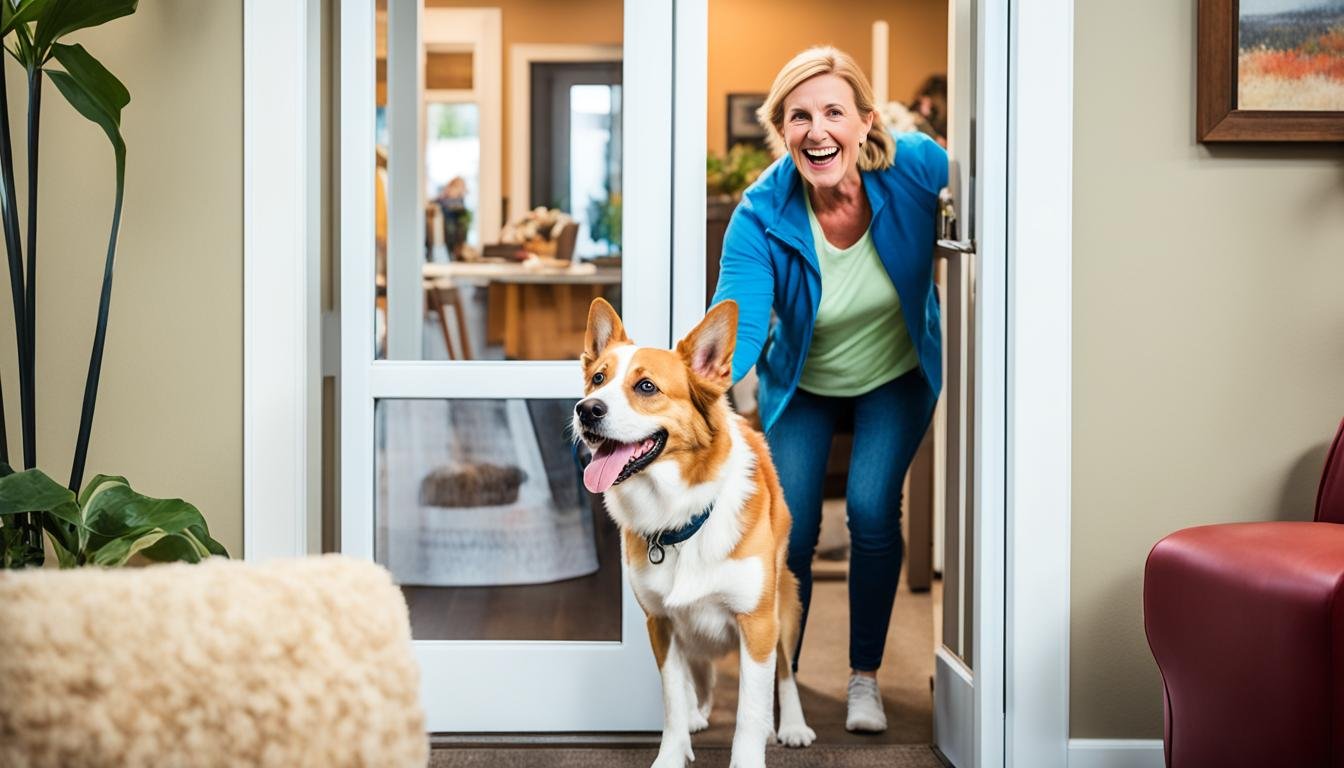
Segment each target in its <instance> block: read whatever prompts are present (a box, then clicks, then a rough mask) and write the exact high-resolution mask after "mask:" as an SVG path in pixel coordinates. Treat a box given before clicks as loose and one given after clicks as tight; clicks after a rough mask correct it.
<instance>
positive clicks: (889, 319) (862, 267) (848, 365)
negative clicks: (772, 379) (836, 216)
mask: <svg viewBox="0 0 1344 768" xmlns="http://www.w3.org/2000/svg"><path fill="white" fill-rule="evenodd" d="M803 196H804V198H807V197H808V196H807V194H806V193H804V195H803ZM807 218H808V220H809V221H810V222H811V223H812V239H813V240H814V241H815V243H816V249H817V260H818V262H819V263H820V264H821V304H820V306H819V307H818V308H817V322H816V326H815V329H814V330H813V332H812V346H811V347H809V348H808V351H807V360H806V361H805V362H804V363H803V375H802V378H801V379H800V380H799V382H798V386H800V387H802V388H803V389H805V390H807V391H808V392H812V393H814V394H818V395H826V396H829V397H853V396H855V395H861V394H863V393H865V392H869V391H871V390H873V389H875V388H877V387H879V386H881V385H883V384H886V383H887V382H889V381H891V380H892V379H895V378H896V377H897V376H900V375H901V374H903V373H906V372H908V371H912V370H914V369H915V368H916V367H917V366H918V365H919V355H918V353H917V352H916V351H915V345H914V342H912V341H911V340H910V331H909V329H907V328H906V327H905V318H904V317H903V316H902V315H901V297H900V296H899V295H898V294H897V293H896V286H894V285H892V284H891V277H890V276H888V275H887V270H886V269H885V268H884V267H883V266H882V260H881V259H880V258H878V255H877V247H876V246H874V245H873V234H872V228H871V227H870V228H869V229H868V231H867V232H864V233H863V237H861V238H859V241H858V242H857V243H854V244H853V245H851V246H850V247H848V248H836V247H835V246H834V245H831V244H830V242H829V241H827V240H826V235H825V233H823V232H822V230H821V223H820V222H818V221H817V216H816V214H815V213H813V212H812V201H811V200H810V199H809V200H808V201H807Z"/></svg>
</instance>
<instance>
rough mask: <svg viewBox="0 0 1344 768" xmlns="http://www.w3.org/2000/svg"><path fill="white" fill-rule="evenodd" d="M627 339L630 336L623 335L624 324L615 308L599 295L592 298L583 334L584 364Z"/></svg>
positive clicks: (628, 339)
mask: <svg viewBox="0 0 1344 768" xmlns="http://www.w3.org/2000/svg"><path fill="white" fill-rule="evenodd" d="M628 341H630V337H628V336H626V335H625V326H624V325H621V316H620V315H618V314H616V309H615V308H614V307H612V306H611V305H610V304H608V303H607V300H606V299H604V298H602V297H600V296H599V297H598V298H596V299H593V303H592V304H591V305H589V307H588V330H587V331H586V332H585V333H584V335H583V357H582V361H583V364H584V366H585V367H586V366H588V365H589V364H591V363H592V362H593V361H594V360H596V359H597V358H599V357H601V356H602V353H603V352H605V351H606V350H607V347H610V346H611V345H612V344H615V343H617V342H628Z"/></svg>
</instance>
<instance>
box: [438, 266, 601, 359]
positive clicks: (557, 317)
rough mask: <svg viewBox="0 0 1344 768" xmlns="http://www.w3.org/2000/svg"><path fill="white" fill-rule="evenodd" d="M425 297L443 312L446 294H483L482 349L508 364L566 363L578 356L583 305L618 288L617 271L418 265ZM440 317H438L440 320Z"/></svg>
mask: <svg viewBox="0 0 1344 768" xmlns="http://www.w3.org/2000/svg"><path fill="white" fill-rule="evenodd" d="M424 278H425V284H426V288H427V289H428V290H427V292H428V294H429V296H430V300H431V301H432V302H438V303H439V306H437V307H436V308H437V309H438V311H439V312H440V313H442V312H443V311H444V306H443V303H442V299H441V298H440V297H441V296H442V295H444V294H445V293H446V291H447V290H452V289H456V288H459V287H462V286H474V287H479V288H484V289H485V290H486V292H487V293H486V302H487V304H486V306H487V310H486V334H485V338H486V343H487V344H502V345H503V347H504V356H505V357H506V358H509V359H512V360H569V359H574V358H577V357H578V356H579V355H580V354H581V353H582V352H583V336H584V331H585V330H586V327H587V324H588V305H589V304H590V303H592V300H593V299H595V298H597V297H599V296H602V297H609V296H610V294H611V293H612V291H613V289H614V287H615V286H619V285H620V283H621V269H620V267H598V266H595V265H593V264H589V263H585V262H572V263H571V262H565V263H563V264H555V263H551V264H545V263H543V264H541V265H537V264H529V263H526V262H512V261H452V262H431V263H426V264H425V265H424ZM442 316H443V315H442V314H440V317H442Z"/></svg>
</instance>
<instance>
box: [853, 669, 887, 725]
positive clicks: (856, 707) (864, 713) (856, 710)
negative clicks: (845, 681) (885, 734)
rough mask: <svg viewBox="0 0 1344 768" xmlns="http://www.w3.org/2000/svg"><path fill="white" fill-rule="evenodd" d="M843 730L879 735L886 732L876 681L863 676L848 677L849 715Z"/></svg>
mask: <svg viewBox="0 0 1344 768" xmlns="http://www.w3.org/2000/svg"><path fill="white" fill-rule="evenodd" d="M845 730H847V731H857V732H863V733H881V732H882V731H885V730H887V714H886V713H885V712H883V711H882V694H881V693H879V692H878V690H877V680H875V679H873V678H871V677H865V676H864V675H850V676H849V714H848V715H847V716H846V717H845Z"/></svg>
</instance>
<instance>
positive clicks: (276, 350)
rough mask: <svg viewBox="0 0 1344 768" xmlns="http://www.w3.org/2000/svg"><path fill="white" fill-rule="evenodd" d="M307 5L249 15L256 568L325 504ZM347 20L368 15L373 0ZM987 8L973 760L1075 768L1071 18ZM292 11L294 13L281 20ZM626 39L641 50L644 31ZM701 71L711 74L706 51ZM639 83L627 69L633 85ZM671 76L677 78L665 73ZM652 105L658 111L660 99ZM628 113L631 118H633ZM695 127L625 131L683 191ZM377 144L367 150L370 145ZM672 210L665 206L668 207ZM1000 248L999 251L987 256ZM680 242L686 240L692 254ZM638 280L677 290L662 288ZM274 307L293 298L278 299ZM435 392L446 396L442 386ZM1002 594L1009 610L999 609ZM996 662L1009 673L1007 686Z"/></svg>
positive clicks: (286, 547) (247, 461)
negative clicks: (1071, 733) (318, 451)
mask: <svg viewBox="0 0 1344 768" xmlns="http://www.w3.org/2000/svg"><path fill="white" fill-rule="evenodd" d="M313 2H317V0H288V2H287V3H286V4H282V5H281V6H279V9H277V7H276V6H275V4H274V3H264V2H261V0H245V5H244V121H243V122H244V129H243V130H244V268H245V297H244V305H245V306H244V313H245V317H244V381H245V384H244V509H243V521H244V534H243V535H244V542H245V545H244V556H245V557H246V558H247V559H249V560H255V559H265V558H268V557H274V556H279V555H297V554H303V553H304V552H306V551H307V550H308V543H307V541H306V536H305V535H304V532H305V531H306V530H307V521H308V511H307V510H308V508H309V506H310V505H311V503H312V499H311V498H309V496H310V494H309V491H308V490H307V489H308V488H309V485H310V482H311V478H309V477H307V476H306V474H305V470H306V469H307V468H308V467H309V466H310V463H309V460H308V459H309V456H310V452H311V451H312V450H314V444H313V443H312V441H311V433H312V430H313V429H315V428H316V425H314V424H312V423H311V420H310V419H309V418H307V416H306V414H308V413H309V408H310V406H311V404H312V397H313V394H312V391H313V379H314V378H315V376H316V375H317V374H316V372H315V371H316V367H315V366H314V365H312V364H311V363H310V362H308V361H311V360H312V359H315V356H316V346H317V345H316V344H314V343H313V342H312V340H311V333H310V328H311V327H312V324H314V323H316V318H317V312H316V308H315V307H309V304H310V302H311V281H312V280H315V279H316V278H315V270H313V268H312V267H313V261H314V259H315V256H314V255H313V254H312V253H311V252H310V251H309V250H308V249H307V248H305V242H306V238H307V233H306V229H305V227H308V226H311V224H310V223H307V222H309V219H308V217H307V214H306V211H307V208H306V204H307V202H308V201H309V200H310V199H311V197H310V196H312V195H315V194H318V193H319V192H320V190H319V189H317V185H316V182H315V181H314V179H315V178H316V177H315V175H314V173H313V171H312V169H310V168H307V167H306V166H305V165H304V162H303V160H302V158H305V157H307V154H306V153H305V152H304V151H303V150H304V147H305V146H306V140H307V139H306V137H307V135H308V129H307V128H306V126H307V125H308V123H307V121H308V120H312V119H317V117H316V116H315V115H313V114H312V113H313V112H314V111H315V110H314V108H313V106H312V103H313V102H312V101H311V100H309V99H306V98H305V97H304V96H305V94H306V93H307V91H306V90H305V89H306V88H310V87H313V83H312V82H311V81H308V80H306V77H307V75H306V72H307V69H306V68H307V66H308V62H307V58H306V54H305V51H307V50H308V46H310V45H311V44H312V41H313V40H314V39H315V38H314V34H313V32H312V30H311V28H310V27H311V22H310V21H309V19H310V14H309V10H310V8H311V6H310V5H309V4H310V3H313ZM343 2H344V3H345V4H347V5H350V4H353V5H356V6H358V5H363V4H366V3H368V0H343ZM704 2H705V0H679V1H678V3H677V13H676V18H675V23H676V25H677V29H678V33H679V34H678V39H679V40H681V41H684V40H688V39H696V36H695V35H694V34H685V33H686V32H690V31H693V30H694V29H695V25H697V24H699V25H703V24H704V23H705V22H704V19H705V18H707V12H706V11H705V6H704ZM980 2H981V3H982V5H981V16H980V20H981V23H980V46H981V48H980V55H981V56H983V57H985V60H986V61H987V62H997V64H992V65H989V66H986V67H985V68H984V76H983V82H982V83H981V84H980V88H981V100H982V103H981V104H980V114H979V120H980V128H981V132H982V135H986V136H989V135H994V136H1006V137H1008V141H1007V144H1006V146H1003V147H1001V148H998V149H996V148H995V145H994V144H993V143H991V144H990V145H988V146H986V147H984V154H982V155H981V159H980V162H981V163H982V166H981V167H982V169H983V168H990V167H995V166H997V167H1001V168H1004V169H1005V170H1006V174H990V175H989V176H987V177H986V176H985V174H983V173H982V177H984V178H982V182H981V189H980V190H979V193H980V194H981V195H984V196H986V199H989V200H994V199H999V200H1006V201H1008V205H1007V207H1006V210H1002V209H994V208H991V207H988V206H982V211H983V213H982V215H983V216H985V217H986V220H985V221H984V224H985V228H984V229H983V230H982V231H984V232H985V233H986V236H985V242H983V243H981V254H982V260H983V262H982V266H981V267H980V279H981V283H980V286H981V290H980V301H981V304H980V309H981V311H980V312H979V314H978V317H979V321H980V323H981V326H980V329H979V332H980V333H981V335H982V338H986V339H989V338H1006V339H1007V345H1006V348H1004V347H1003V346H1002V345H991V344H982V345H978V347H977V348H978V349H980V350H982V354H983V355H984V357H983V358H982V360H981V361H980V367H979V369H978V370H979V371H981V377H980V378H981V382H982V388H981V391H980V392H979V393H978V398H979V399H978V401H977V412H978V413H979V414H980V415H981V419H982V425H983V427H982V428H983V431H982V433H981V437H980V439H979V440H978V441H977V445H980V446H983V447H984V451H985V452H984V453H983V454H982V457H981V460H980V461H978V462H977V467H978V471H979V472H980V473H981V476H980V478H979V480H978V482H977V493H978V494H979V498H978V501H977V504H976V509H977V510H979V512H978V514H979V516H980V519H979V520H977V525H976V532H977V533H976V535H977V536H978V537H981V538H980V541H979V542H978V546H980V548H981V552H982V553H984V559H982V561H981V568H980V569H979V570H980V571H981V572H984V573H985V578H986V579H989V578H993V576H992V575H991V573H997V574H999V583H998V585H997V588H996V590H995V591H987V590H986V589H984V588H980V589H977V590H976V602H977V606H976V611H977V618H978V622H977V625H978V626H979V627H980V628H981V630H982V631H981V632H980V633H978V635H979V636H978V638H977V640H976V643H977V645H976V649H975V658H976V660H977V674H978V675H979V676H981V678H982V679H983V681H984V682H982V684H981V685H978V686H977V689H976V711H977V736H976V761H975V762H976V765H977V766H980V767H981V768H991V767H993V768H997V767H998V766H1017V767H1019V768H1026V766H1046V767H1049V766H1060V767H1061V768H1062V766H1064V765H1066V764H1067V759H1068V758H1067V737H1068V693H1069V687H1068V686H1069V684H1068V680H1069V675H1068V671H1069V646H1068V636H1069V577H1070V556H1069V554H1070V553H1069V546H1070V545H1069V529H1070V522H1071V513H1070V506H1069V493H1070V430H1071V422H1070V408H1071V385H1072V382H1071V365H1072V363H1071V343H1072V342H1071V337H1070V332H1071V304H1070V296H1071V288H1072V285H1071V273H1070V261H1071V245H1072V243H1071V210H1072V124H1073V94H1072V71H1073V22H1072V20H1073V2H1072V0H1047V1H1046V2H1043V3H1038V4H1020V3H1015V4H1013V6H1012V8H1011V10H1010V9H1009V7H1008V3H1007V1H1006V0H980ZM283 10H288V11H290V12H289V13H284V12H279V11H283ZM673 21H674V20H673V19H671V18H669V19H668V20H667V22H668V23H669V24H670V23H673ZM626 23H627V39H629V34H630V29H629V28H628V25H629V24H630V20H629V19H627V22H626ZM342 35H343V37H342V44H343V45H353V46H356V47H357V48H360V49H361V50H364V51H365V52H367V53H368V54H369V55H368V60H369V62H370V64H369V66H368V67H367V72H364V71H351V72H347V73H344V74H343V77H344V80H343V82H344V85H345V87H348V88H351V89H352V90H355V91H359V92H362V91H364V90H368V91H371V90H372V78H373V66H372V62H373V55H372V40H361V39H358V36H351V35H350V34H349V33H348V31H347V30H343V31H342ZM688 53H689V52H688ZM699 53H700V55H701V56H702V57H703V53H704V52H703V51H699ZM651 59H652V60H644V61H637V62H634V63H633V66H635V67H654V68H657V67H659V66H660V65H659V64H658V63H657V61H658V59H657V58H656V57H651ZM631 66H632V62H630V61H627V62H626V72H627V79H631V80H633V79H634V78H630V77H629V76H630V68H631ZM648 74H649V73H647V72H644V73H641V77H643V76H648ZM664 74H665V75H666V76H667V79H669V80H670V73H664ZM365 78H367V79H365ZM352 80H359V81H360V82H351V81H352ZM671 85H673V84H672V83H669V86H671ZM675 86H676V89H677V92H678V94H680V95H679V97H678V98H687V99H688V98H691V97H690V96H689V95H688V94H689V93H690V92H691V91H693V90H694V89H695V88H697V87H699V86H696V85H694V84H688V83H683V82H680V81H678V82H677V83H676V84H675ZM683 88H686V89H687V91H685V92H683V90H682V89H683ZM629 97H632V98H641V96H640V95H639V94H630V95H629ZM642 98H645V99H648V100H649V101H653V100H654V95H653V94H647V93H646V94H644V95H643V96H642ZM348 101H349V100H343V102H342V109H343V110H349V109H351V108H352V105H350V104H349V103H348ZM629 106H630V107H631V112H636V110H635V109H634V107H635V105H634V104H630V105H629ZM682 112H683V110H679V111H678V115H677V126H678V127H677V131H678V134H679V135H678V136H676V137H675V142H676V143H675V144H672V142H673V140H674V138H673V137H670V136H664V135H663V133H666V131H664V132H663V133H660V132H659V131H657V130H652V131H650V132H649V133H648V135H647V136H644V137H643V139H644V141H645V142H646V145H645V147H644V148H643V149H644V150H645V151H641V148H640V147H636V146H633V144H634V143H635V142H637V141H639V138H638V137H640V133H639V132H634V131H632V132H629V135H628V136H627V139H626V140H627V147H628V149H627V158H628V160H627V163H628V162H648V163H651V164H660V165H662V167H663V168H664V170H665V173H664V175H663V176H662V178H670V177H671V175H672V172H673V168H672V167H671V161H670V158H669V157H668V154H669V153H666V152H665V151H664V152H661V153H650V152H649V151H648V150H652V149H653V148H655V147H657V146H659V145H660V142H661V146H663V147H666V146H669V145H673V147H674V152H675V151H686V152H691V151H692V149H691V148H690V146H693V145H694V144H695V143H696V142H695V140H694V139H690V138H689V137H690V136H691V135H693V134H695V133H696V132H699V133H703V130H702V127H703V123H701V125H700V126H695V125H691V123H692V122H693V121H692V120H690V119H689V118H686V119H683V118H684V117H685V116H684V115H683V114H682ZM369 122H370V124H369V125H368V126H367V127H366V129H361V130H357V131H356V132H357V133H360V136H359V137H358V139H359V140H362V141H363V143H362V144H359V142H358V141H356V142H354V144H357V145H358V146H363V147H371V146H372V144H373V141H372V138H373V137H372V122H371V121H369ZM365 131H367V133H368V135H363V134H364V133H365ZM701 141H703V139H701ZM683 142H685V143H683ZM688 145H690V146H688ZM702 152H703V150H702ZM650 154H652V156H650ZM362 159H363V158H362V155H351V156H349V157H344V158H343V161H344V162H343V163H342V167H343V171H344V172H346V173H351V172H360V173H361V174H365V173H366V174H367V175H368V176H369V178H368V184H367V185H365V186H367V187H368V191H367V193H359V194H355V193H354V192H353V190H354V189H355V187H354V186H353V185H352V186H350V187H348V190H351V191H350V192H349V193H343V195H342V199H341V205H342V207H343V208H345V209H346V210H364V209H370V210H371V208H372V201H371V198H372V189H373V183H372V165H371V163H364V162H362ZM365 166H367V169H366V168H365ZM647 170H651V169H647ZM996 177H997V180H996ZM655 178H656V176H655ZM299 180H303V181H302V182H300V181H299ZM693 181H696V180H692V179H690V178H684V179H683V178H681V177H680V176H678V178H677V180H676V187H677V195H678V196H679V197H678V199H681V198H680V195H683V194H687V195H690V196H691V198H690V199H691V201H692V202H691V204H692V205H694V192H693V191H692V189H693V187H694V186H695V184H694V183H692V182H693ZM661 194H662V198H663V200H662V201H663V203H664V204H665V205H666V206H670V205H671V202H672V190H670V189H668V190H664V191H663V192H662V193H661ZM365 198H368V199H365ZM364 203H368V205H363V204H364ZM679 207H684V206H681V205H679ZM666 209H667V208H666V207H665V208H664V210H666ZM685 216H686V218H684V219H683V218H680V217H679V218H678V220H677V222H676V225H675V233H676V236H677V237H678V239H679V242H678V246H677V247H678V248H681V247H689V246H692V245H693V244H694V241H695V238H696V235H695V234H694V230H695V227H693V226H692V222H691V219H693V217H692V216H690V214H689V213H688V214H686V215H685ZM372 224H373V223H372V218H371V217H362V216H349V217H345V219H344V224H343V228H344V229H343V232H342V239H343V240H345V241H347V242H372V241H373V231H372ZM990 233H999V234H996V235H992V236H993V237H994V241H991V240H990V238H991V234H990ZM630 235H631V236H633V237H637V238H639V240H640V241H641V242H640V243H638V245H639V246H640V247H641V248H645V249H653V250H654V252H666V251H667V249H668V248H669V247H670V245H669V241H670V239H671V237H672V236H673V231H672V228H669V227H667V226H666V225H664V226H662V227H655V228H654V229H653V230H646V231H644V232H640V231H639V230H633V231H631V233H630ZM682 236H684V237H686V238H687V240H686V241H681V240H680V238H681V237H682ZM701 236H702V235H701ZM630 245H631V246H632V247H633V246H634V245H635V244H634V243H631V244H630ZM701 247H702V248H703V246H701ZM365 266H367V267H369V268H370V269H371V265H356V264H349V263H347V264H343V265H342V270H343V271H345V270H359V269H361V268H362V267H365ZM358 274H361V273H359V272H356V273H355V276H357V275H358ZM296 276H302V277H296ZM644 277H647V278H648V279H665V276H664V278H660V277H659V276H658V275H657V274H647V275H645V276H644ZM700 280H701V281H703V275H701V276H700ZM276 292H280V293H282V294H283V296H284V299H285V300H272V299H271V297H272V296H275V295H276ZM686 295H688V294H687V293H686V292H685V291H681V292H679V293H678V296H686ZM295 307H303V308H305V311H301V312H300V311H295ZM666 309H667V310H668V311H667V313H665V314H667V315H668V316H672V312H673V310H674V308H673V307H672V306H670V305H669V306H667V307H666ZM694 309H695V308H694V307H693V306H692V302H690V301H689V299H688V300H687V301H686V303H685V304H684V305H683V304H682V303H681V300H680V299H679V300H678V305H677V307H676V308H675V310H676V313H677V314H676V317H675V318H674V319H673V327H674V328H675V329H676V330H677V331H678V332H680V331H681V330H682V329H683V328H684V327H685V323H686V322H688V320H687V318H688V317H689V316H692V315H693V314H694ZM372 322H373V319H372V315H371V313H370V315H369V317H367V318H365V319H364V320H363V321H361V322H360V323H358V324H356V327H354V328H350V326H347V329H348V330H353V331H355V332H353V333H350V334H347V338H346V339H344V340H343V342H344V344H343V346H345V349H343V352H344V353H345V355H344V357H347V358H348V357H349V356H350V353H351V352H352V351H354V352H358V353H359V354H358V355H356V356H355V357H354V359H355V360H371V359H372V338H373V328H372ZM647 330H652V329H647ZM647 330H646V333H645V334H644V335H645V336H646V337H647V338H649V339H651V340H652V339H654V338H668V339H670V335H671V334H670V333H669V329H664V330H663V332H662V333H661V334H659V333H652V334H650V333H647ZM263 331H264V333H263ZM635 332H636V333H638V331H635ZM386 365H387V366H400V365H406V366H415V365H417V364H416V363H404V364H403V363H388V364H386ZM481 365H486V364H481ZM561 365H562V364H561ZM310 368H311V369H312V370H310ZM342 375H343V377H344V378H345V381H344V382H342V383H343V386H355V387H359V388H360V389H361V390H363V391H369V392H372V391H373V385H374V381H373V379H374V378H375V376H373V375H371V371H370V369H369V367H368V366H363V367H354V366H350V365H343V369H342ZM425 375H426V378H433V376H432V374H430V373H429V372H428V371H426V372H425ZM427 383H428V382H427ZM371 402H372V401H371V400H370V401H368V404H367V405H362V404H355V405H353V406H348V407H347V406H343V411H342V414H341V416H342V419H343V420H346V422H347V423H353V422H354V421H357V420H359V419H367V420H371V419H372V418H373V414H372V405H371ZM1010 447H1011V449H1012V450H1011V451H1010V450H1008V449H1009V448H1010ZM346 466H361V465H359V464H354V465H351V464H346ZM364 466H367V463H366V464H365V465H364ZM354 474H364V473H354ZM366 482H367V480H366ZM343 533H344V534H345V538H344V541H345V542H346V544H347V545H348V546H353V547H354V548H355V549H356V550H360V551H364V552H367V553H371V552H372V547H371V541H368V539H369V538H370V534H371V532H363V531H344V532H343ZM995 541H999V542H1002V543H1003V544H1005V545H1006V546H1005V547H1004V548H1002V549H1000V550H998V552H997V555H995V554H992V550H993V549H994V548H993V547H992V546H991V544H992V543H993V542H995ZM1014 553H1023V554H1024V555H1028V554H1029V556H1024V557H1014V556H1013V555H1014ZM996 558H997V559H996ZM987 586H993V585H987ZM993 595H998V596H1000V598H1001V599H1002V602H999V603H997V605H996V601H995V599H994V598H993V597H992V596H993ZM996 614H997V615H996ZM996 621H997V625H998V626H999V627H1000V628H1001V629H1003V630H1004V632H1005V634H1003V635H1000V638H1001V640H1000V642H1001V643H1002V645H997V647H996V644H995V643H994V642H993V641H992V640H990V639H988V636H989V635H991V634H992V632H989V631H984V630H987V629H991V628H992V627H993V626H995V623H996ZM996 664H997V665H1001V666H999V667H998V669H997V670H996V669H995V665H996ZM996 680H997V683H995V682H993V681H996ZM1005 710H1006V716H1005ZM515 727H516V726H515Z"/></svg>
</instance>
